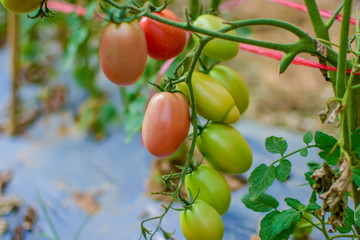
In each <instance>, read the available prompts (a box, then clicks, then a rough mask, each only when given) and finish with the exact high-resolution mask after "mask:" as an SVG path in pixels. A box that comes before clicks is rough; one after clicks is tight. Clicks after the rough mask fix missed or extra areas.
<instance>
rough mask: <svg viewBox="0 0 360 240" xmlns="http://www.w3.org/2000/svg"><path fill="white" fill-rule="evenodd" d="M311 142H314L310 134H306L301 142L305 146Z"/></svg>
mask: <svg viewBox="0 0 360 240" xmlns="http://www.w3.org/2000/svg"><path fill="white" fill-rule="evenodd" d="M313 140H314V137H313V134H312V133H311V132H307V133H305V134H304V137H303V141H304V143H305V144H306V145H308V144H310V143H311V142H312V141H313Z"/></svg>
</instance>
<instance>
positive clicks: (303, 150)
mask: <svg viewBox="0 0 360 240" xmlns="http://www.w3.org/2000/svg"><path fill="white" fill-rule="evenodd" d="M300 156H302V157H307V156H308V150H307V149H306V148H303V149H301V151H300Z"/></svg>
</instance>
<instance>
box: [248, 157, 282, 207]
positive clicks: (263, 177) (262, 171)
mask: <svg viewBox="0 0 360 240" xmlns="http://www.w3.org/2000/svg"><path fill="white" fill-rule="evenodd" d="M275 175H276V169H275V167H274V166H273V165H270V167H268V166H266V165H265V164H261V165H259V166H258V167H256V168H255V169H254V171H253V172H252V173H251V175H250V177H249V194H250V200H251V201H253V200H255V199H257V198H258V197H259V196H260V195H261V194H262V193H264V192H265V191H266V190H267V189H268V188H269V187H270V186H271V185H272V183H273V182H274V180H275Z"/></svg>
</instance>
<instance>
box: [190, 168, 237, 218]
mask: <svg viewBox="0 0 360 240" xmlns="http://www.w3.org/2000/svg"><path fill="white" fill-rule="evenodd" d="M185 187H186V190H187V191H188V195H189V191H191V193H192V195H193V196H195V195H197V194H198V197H197V199H201V200H203V201H205V202H207V203H208V204H210V205H211V206H212V207H213V208H215V209H216V210H217V211H218V213H219V214H220V215H223V214H224V213H226V211H227V210H228V209H229V206H230V202H231V191H230V187H229V184H228V183H227V181H226V179H225V178H224V176H223V175H221V174H220V173H219V172H218V171H216V170H215V169H213V168H212V167H209V166H206V165H200V166H199V167H198V168H196V169H195V170H194V171H192V172H191V173H189V174H187V175H186V178H185Z"/></svg>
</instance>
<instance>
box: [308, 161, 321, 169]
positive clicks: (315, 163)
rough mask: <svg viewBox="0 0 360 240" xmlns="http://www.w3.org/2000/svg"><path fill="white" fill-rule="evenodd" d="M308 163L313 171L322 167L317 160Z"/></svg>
mask: <svg viewBox="0 0 360 240" xmlns="http://www.w3.org/2000/svg"><path fill="white" fill-rule="evenodd" d="M307 165H308V167H309V169H310V170H311V171H315V170H316V169H320V168H321V165H320V164H319V163H317V162H308V163H307Z"/></svg>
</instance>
